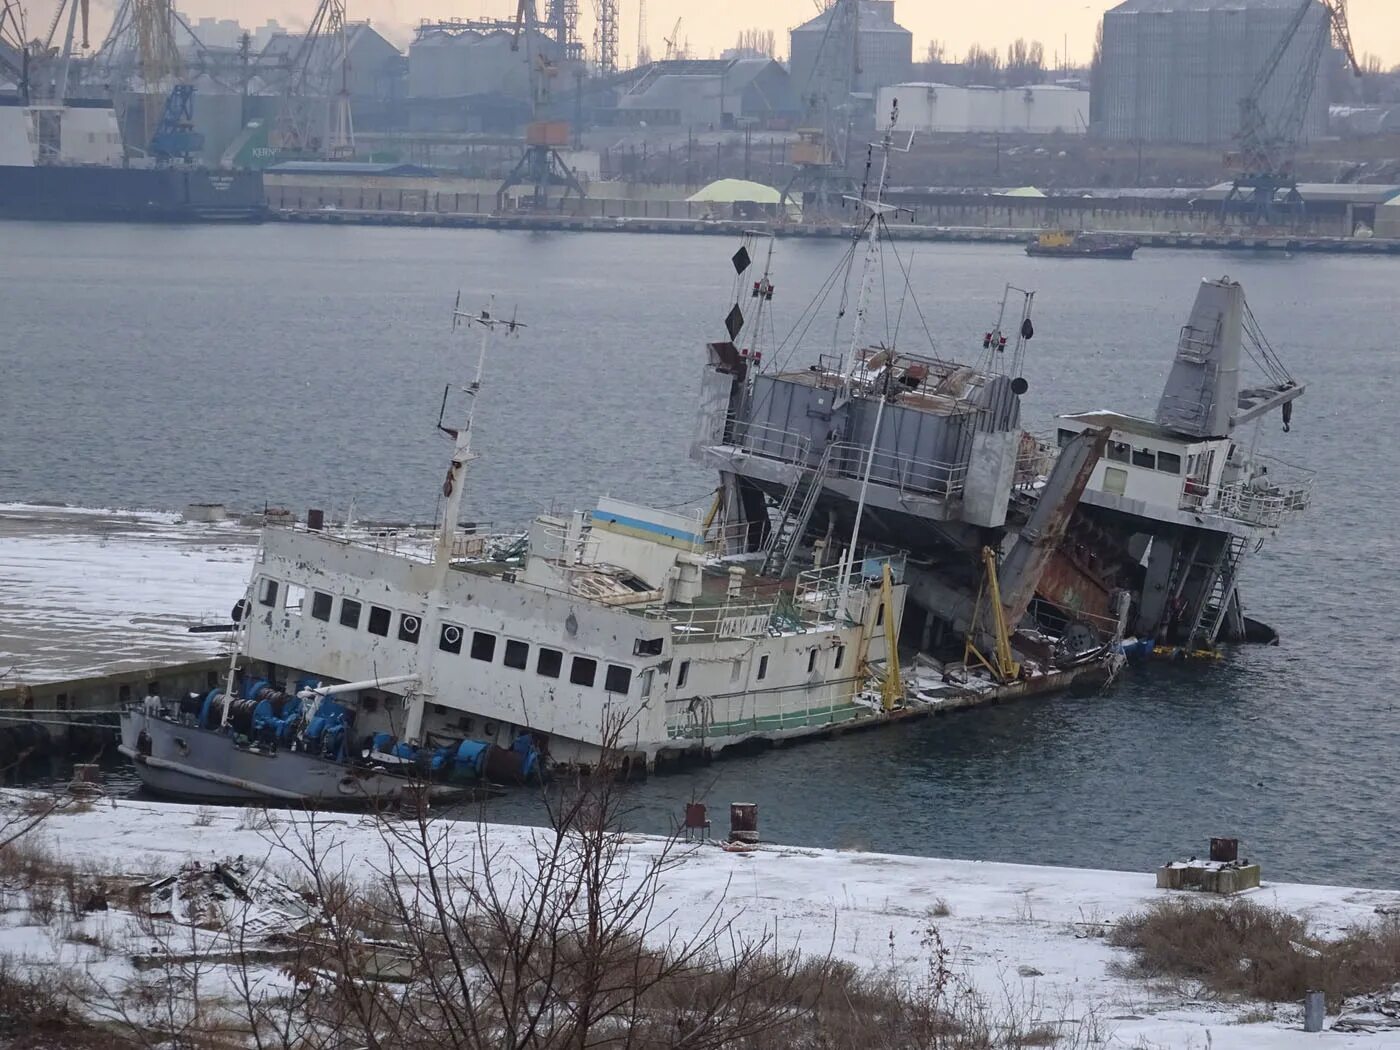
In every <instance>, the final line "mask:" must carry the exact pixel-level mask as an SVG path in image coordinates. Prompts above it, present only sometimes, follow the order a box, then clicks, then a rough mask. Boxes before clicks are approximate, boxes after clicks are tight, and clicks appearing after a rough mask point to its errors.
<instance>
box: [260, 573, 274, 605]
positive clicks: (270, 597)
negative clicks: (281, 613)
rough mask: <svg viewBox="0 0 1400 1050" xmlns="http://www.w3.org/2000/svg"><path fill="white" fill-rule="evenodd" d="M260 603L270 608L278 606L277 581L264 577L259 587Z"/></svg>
mask: <svg viewBox="0 0 1400 1050" xmlns="http://www.w3.org/2000/svg"><path fill="white" fill-rule="evenodd" d="M258 601H259V602H260V603H261V604H263V605H266V606H268V607H269V608H271V607H274V606H276V605H277V581H276V580H270V579H268V578H267V577H266V576H264V577H263V580H262V583H261V584H260V585H259V587H258Z"/></svg>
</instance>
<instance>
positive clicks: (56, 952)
mask: <svg viewBox="0 0 1400 1050" xmlns="http://www.w3.org/2000/svg"><path fill="white" fill-rule="evenodd" d="M8 804H9V805H10V806H13V805H14V804H15V800H14V796H11V797H10V799H9V800H8ZM255 815H256V816H257V817H259V818H261V814H255ZM270 816H271V819H272V820H273V821H274V822H275V823H274V825H273V828H272V829H269V827H268V826H267V825H266V824H265V822H263V821H261V820H260V819H249V811H244V810H238V809H207V808H196V807H192V806H181V805H167V804H157V803H146V802H138V801H130V800H105V799H104V800H100V801H97V802H95V803H94V804H92V805H91V806H84V807H79V808H78V809H77V810H70V811H62V812H59V813H57V814H55V815H53V816H51V817H49V818H48V819H47V820H46V821H45V822H44V823H43V824H42V825H41V826H40V827H39V828H38V829H37V830H35V831H34V832H32V833H31V834H32V836H33V841H34V842H36V843H40V844H42V846H43V847H44V848H45V849H46V850H48V851H50V852H51V853H52V854H53V855H54V856H55V857H56V858H58V859H59V860H68V861H70V862H80V863H81V864H82V865H84V866H85V867H87V868H89V869H95V870H97V871H100V872H103V873H106V874H110V875H124V876H133V877H150V876H156V875H161V874H171V873H174V872H175V871H177V870H179V869H180V868H181V867H182V866H183V865H185V864H187V863H188V862H190V861H192V860H197V861H201V862H203V863H206V864H209V863H212V862H216V861H224V860H227V859H230V858H233V857H238V856H242V857H246V858H251V859H254V860H256V861H257V862H258V863H260V864H261V863H264V862H266V864H267V867H268V868H269V869H272V870H277V869H283V870H285V869H289V868H290V867H292V863H291V861H292V858H291V857H290V855H286V853H285V850H284V848H283V847H282V846H280V845H278V844H277V841H276V840H277V835H276V833H275V830H276V829H277V828H279V827H280V828H282V829H283V830H284V831H285V830H292V829H295V828H297V826H298V822H303V823H302V824H301V826H302V827H303V828H304V821H305V820H306V818H305V817H304V816H299V815H296V814H292V813H285V812H283V813H272V814H271V815H270ZM318 819H319V820H321V821H322V822H323V826H322V829H321V832H320V834H321V836H322V845H323V848H324V847H326V846H327V845H329V844H330V843H333V847H332V848H330V849H328V850H327V856H328V858H329V862H330V863H331V864H332V865H334V866H337V867H339V868H341V869H342V870H346V871H351V872H357V873H360V874H361V875H365V874H367V873H372V872H375V871H379V870H382V869H383V865H384V863H385V857H386V853H387V846H386V839H385V834H384V828H383V825H382V824H381V823H379V822H377V821H375V820H373V819H371V818H365V817H356V816H346V815H341V816H333V817H326V816H322V817H320V818H318ZM434 823H435V827H436V828H437V829H438V830H440V831H441V832H442V833H444V834H446V835H448V836H450V837H451V838H453V839H455V840H458V845H459V846H460V847H461V848H462V849H463V850H473V849H478V848H479V847H480V843H479V841H478V838H477V836H478V833H479V830H480V828H479V825H477V824H476V823H475V822H471V821H463V822H448V821H437V822H434ZM537 834H539V832H538V831H537V830H536V829H530V828H522V827H512V826H501V825H494V826H490V827H489V828H488V829H486V830H485V841H486V842H487V843H488V844H489V848H490V849H492V850H499V851H501V856H504V857H507V858H509V859H510V860H511V862H512V863H522V864H527V865H528V863H529V858H530V857H531V856H532V855H533V853H532V850H531V845H530V842H531V837H532V836H534V835H537ZM666 848H667V847H666V843H665V842H664V841H663V840H661V839H656V838H650V837H643V836H627V839H626V845H625V848H624V850H623V854H622V860H621V864H622V865H623V866H624V867H625V869H626V871H627V873H628V875H629V877H633V876H635V875H637V874H638V873H641V872H643V871H644V870H645V869H646V868H647V866H648V865H650V864H652V863H653V862H654V861H655V860H656V858H657V857H658V856H660V855H661V854H662V852H663V851H664V850H665V849H666ZM1266 874H1267V873H1266ZM1165 892H1166V891H1161V890H1157V889H1156V888H1155V882H1154V877H1153V874H1152V873H1150V872H1142V873H1129V872H1109V871H1089V870H1080V869H1070V868H1051V867H1034V866H1027V865H1012V864H993V863H981V862H971V861H951V860H938V859H931V858H919V857H900V856H888V855H880V854H866V853H853V852H836V851H829V850H818V849H801V848H793V847H766V848H762V849H759V850H758V851H756V852H753V853H729V852H725V851H724V850H723V849H721V848H719V847H718V846H717V845H715V844H703V845H694V846H688V845H685V844H680V845H679V846H678V847H676V852H675V854H674V857H673V862H672V863H671V864H670V865H669V866H668V868H667V870H666V872H665V875H664V877H663V878H662V879H661V882H660V898H659V900H658V902H657V914H660V915H666V916H669V918H668V919H667V923H668V924H669V926H670V927H673V928H674V931H675V932H680V933H682V934H684V933H686V932H687V927H688V925H689V924H692V923H698V922H699V921H700V919H699V918H698V917H699V916H703V915H706V914H708V913H709V912H710V911H711V909H713V908H716V907H718V909H719V910H720V912H721V913H722V914H723V915H725V916H728V917H732V918H733V919H734V920H735V923H736V927H737V929H738V930H740V931H741V932H742V933H745V934H747V935H750V936H755V937H757V936H760V935H762V934H764V933H768V934H771V935H772V936H774V937H775V939H776V941H777V943H778V944H780V945H782V946H784V947H792V946H796V947H799V948H800V949H801V950H802V951H803V952H806V953H815V954H817V955H823V954H825V953H827V952H828V951H829V952H831V953H832V954H833V955H834V956H836V957H837V958H840V959H843V960H846V961H849V962H851V963H853V964H856V965H858V966H860V967H864V968H869V969H872V970H884V971H887V972H888V971H889V970H890V969H891V968H893V969H894V970H896V971H902V972H905V973H908V974H911V975H916V974H917V973H918V972H919V971H920V970H921V969H922V968H924V967H926V966H927V960H928V952H927V949H926V942H927V938H928V934H929V930H930V929H931V928H936V930H937V932H938V936H939V937H940V938H941V940H942V942H943V944H944V945H945V946H946V947H947V949H948V950H949V953H950V956H949V960H948V961H949V967H950V969H951V971H952V972H954V973H956V974H958V975H959V978H960V979H961V980H965V981H967V982H968V984H969V985H970V986H971V987H973V988H975V989H976V991H977V992H978V993H979V994H980V995H981V996H982V997H983V998H984V999H985V1001H986V1002H987V1003H988V1004H989V1006H990V1007H991V1008H992V1009H993V1010H995V1009H998V1008H1000V1009H1007V1010H1014V1011H1016V1012H1017V1013H1018V1014H1019V1015H1020V1016H1021V1017H1022V1018H1023V1019H1027V1020H1032V1021H1036V1022H1039V1023H1042V1024H1044V1025H1047V1026H1050V1027H1053V1028H1055V1029H1057V1030H1059V1031H1061V1032H1062V1033H1065V1034H1066V1035H1067V1036H1072V1037H1073V1039H1075V1040H1078V1041H1077V1042H1074V1043H1073V1045H1090V1044H1097V1045H1106V1046H1120V1047H1141V1048H1156V1047H1164V1048H1165V1047H1170V1048H1183V1050H1185V1048H1188V1047H1207V1046H1220V1047H1241V1048H1256V1047H1257V1048H1274V1047H1281V1048H1288V1047H1295V1046H1296V1047H1305V1046H1325V1047H1378V1048H1380V1047H1400V1030H1391V1031H1388V1032H1384V1033H1380V1034H1370V1035H1362V1034H1356V1033H1350V1034H1343V1033H1340V1032H1324V1033H1323V1034H1321V1035H1309V1034H1305V1033H1303V1031H1302V1028H1301V1007H1300V1006H1299V1007H1279V1008H1277V1009H1269V1008H1267V1007H1263V1006H1261V1005H1260V1004H1251V1003H1241V1002H1220V1001H1215V1002H1212V1001H1205V1000H1202V1001H1195V1000H1193V999H1191V998H1189V995H1184V994H1183V991H1182V989H1181V988H1180V987H1175V988H1168V987H1166V986H1164V985H1153V984H1150V983H1147V982H1143V981H1140V980H1136V979H1132V978H1126V977H1123V976H1119V975H1115V974H1114V973H1113V972H1111V970H1112V968H1111V964H1112V963H1114V962H1115V960H1117V961H1122V960H1123V959H1125V958H1126V956H1125V953H1123V952H1122V951H1121V950H1119V949H1116V948H1113V947H1111V946H1110V945H1109V944H1108V943H1107V942H1106V940H1105V939H1104V934H1105V932H1106V931H1107V930H1108V929H1109V928H1110V927H1111V925H1112V924H1113V923H1114V922H1115V921H1116V920H1118V919H1119V918H1120V917H1122V916H1124V915H1125V914H1128V913H1130V912H1133V911H1135V910H1138V909H1140V908H1142V907H1144V906H1145V905H1147V904H1149V903H1151V902H1152V901H1154V900H1156V899H1159V898H1160V897H1162V896H1163V895H1164V894H1165ZM1247 896H1248V898H1249V899H1251V900H1253V901H1255V902H1256V903H1259V904H1264V905H1269V906H1272V907H1278V908H1282V909H1284V910H1287V911H1289V912H1291V913H1294V914H1297V915H1299V916H1304V917H1306V918H1307V920H1308V921H1309V923H1310V924H1311V925H1312V927H1313V928H1314V929H1315V930H1317V931H1318V932H1319V933H1322V934H1325V935H1330V934H1336V933H1340V932H1342V931H1343V930H1345V929H1346V928H1348V927H1351V926H1354V925H1356V924H1360V923H1365V922H1367V921H1370V920H1374V919H1375V918H1376V914H1377V911H1378V910H1387V911H1388V910H1390V909H1400V892H1391V891H1377V890H1359V889H1346V888H1341V887H1329V886H1306V885H1288V884H1272V883H1266V884H1265V886H1264V887H1263V888H1261V889H1260V890H1257V891H1253V892H1251V893H1249V894H1248V895H1247ZM111 914H115V913H107V912H103V913H101V914H100V915H98V916H94V917H87V918H84V919H82V920H81V923H99V924H100V923H110V922H112V921H113V920H112V918H111V917H110V915H111ZM4 922H5V925H4V927H3V929H0V953H3V954H9V955H15V956H22V957H23V958H25V959H26V960H27V961H28V962H29V963H30V964H31V965H40V966H47V965H53V966H58V965H64V964H72V963H73V962H75V961H80V962H82V964H83V965H84V966H86V967H89V968H91V967H92V966H94V965H104V963H102V962H101V961H100V960H94V959H93V957H92V952H93V951H94V949H92V948H91V947H79V946H77V945H75V943H74V935H73V928H72V927H71V926H67V927H64V928H62V929H60V928H58V926H57V925H53V924H51V925H49V926H47V927H45V926H40V925H36V924H35V922H34V920H33V917H32V915H29V914H27V913H26V912H25V911H23V910H22V909H21V910H16V909H14V907H13V905H11V910H10V911H9V912H8V914H7V915H6V916H5V919H4ZM80 932H81V931H80ZM89 939H96V940H99V941H100V940H102V938H101V937H97V938H89ZM79 940H81V938H79ZM80 957H81V958H80ZM117 964H118V965H119V964H120V961H118V963H117ZM105 965H113V963H112V962H111V961H110V960H108V961H107V962H106V963H105ZM1265 1017H1267V1018H1269V1019H1268V1020H1264V1019H1263V1018H1265ZM1329 1023H1330V1019H1329Z"/></svg>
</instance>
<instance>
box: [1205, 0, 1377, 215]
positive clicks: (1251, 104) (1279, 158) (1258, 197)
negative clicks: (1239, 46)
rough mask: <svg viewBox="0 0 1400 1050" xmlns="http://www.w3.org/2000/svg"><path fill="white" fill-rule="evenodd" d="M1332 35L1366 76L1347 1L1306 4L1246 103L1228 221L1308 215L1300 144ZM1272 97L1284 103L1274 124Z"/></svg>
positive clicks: (1307, 0)
mask: <svg viewBox="0 0 1400 1050" xmlns="http://www.w3.org/2000/svg"><path fill="white" fill-rule="evenodd" d="M1319 5H1320V6H1321V7H1322V8H1323V10H1324V11H1325V12H1326V16H1325V17H1324V18H1322V19H1321V20H1320V21H1318V23H1317V28H1316V30H1315V31H1314V33H1313V36H1312V38H1311V39H1304V40H1303V41H1302V46H1303V48H1304V50H1303V52H1302V55H1301V60H1300V61H1298V62H1296V63H1295V64H1293V65H1292V66H1291V69H1292V73H1293V79H1292V80H1291V81H1289V82H1287V83H1284V82H1283V81H1282V80H1281V77H1282V71H1283V70H1284V69H1286V68H1290V67H1286V66H1285V64H1284V61H1283V59H1284V56H1285V55H1286V54H1287V53H1288V51H1289V49H1290V48H1291V47H1293V45H1294V41H1295V40H1297V39H1298V38H1299V34H1300V33H1301V32H1302V31H1303V27H1304V24H1305V23H1306V22H1307V20H1308V15H1309V14H1310V13H1311V12H1312V11H1314V10H1315V9H1316V8H1317V7H1318V6H1319ZM1329 37H1331V38H1333V39H1335V41H1336V44H1337V47H1338V48H1339V49H1340V50H1341V51H1342V53H1343V54H1344V55H1345V56H1346V62H1347V65H1348V67H1349V68H1350V69H1351V70H1352V72H1353V73H1354V74H1355V75H1356V76H1358V77H1359V76H1360V75H1361V67H1360V65H1359V64H1358V63H1357V61H1356V51H1355V50H1354V48H1353V47H1352V43H1351V29H1350V26H1349V24H1348V22H1347V6H1346V0H1302V2H1301V3H1300V4H1299V5H1298V9H1297V10H1296V11H1295V12H1294V13H1293V17H1292V18H1291V19H1289V22H1288V25H1287V26H1286V27H1285V28H1284V31H1283V34H1282V36H1280V37H1279V39H1278V42H1277V43H1275V44H1274V47H1273V50H1272V51H1270V52H1269V55H1268V58H1267V59H1265V61H1264V64H1263V66H1261V67H1260V69H1259V73H1258V74H1257V75H1256V76H1255V78H1254V83H1253V85H1252V86H1251V88H1250V90H1249V94H1247V95H1245V97H1244V98H1242V99H1240V126H1239V131H1238V132H1237V134H1236V140H1237V141H1238V143H1239V148H1238V149H1237V150H1235V151H1233V152H1231V153H1229V154H1227V155H1226V158H1225V162H1226V166H1227V167H1228V168H1229V169H1230V170H1231V171H1232V172H1234V179H1233V180H1232V183H1231V186H1230V192H1229V193H1228V194H1226V196H1225V200H1224V201H1223V202H1222V204H1221V209H1222V217H1225V216H1228V215H1230V214H1231V213H1236V214H1242V215H1243V216H1244V217H1245V218H1246V219H1247V220H1248V221H1249V222H1251V223H1259V222H1264V223H1268V222H1272V221H1273V220H1274V219H1275V218H1276V217H1277V214H1278V212H1279V211H1280V210H1282V211H1285V212H1287V213H1289V214H1292V215H1294V216H1297V215H1299V214H1301V213H1302V211H1303V207H1304V204H1303V197H1302V195H1301V194H1300V193H1299V192H1298V178H1297V175H1296V174H1295V160H1296V156H1297V152H1298V140H1299V138H1300V137H1301V136H1302V132H1303V125H1304V123H1305V122H1306V120H1307V115H1308V107H1309V105H1310V103H1311V102H1312V96H1313V91H1314V89H1315V88H1316V86H1317V70H1318V66H1319V64H1320V63H1321V61H1322V55H1323V53H1324V52H1325V51H1326V50H1327V43H1328V38H1329ZM1280 89H1282V90H1281V93H1280ZM1268 95H1276V96H1279V97H1281V99H1282V102H1281V105H1280V106H1279V107H1278V109H1277V114H1276V116H1275V117H1274V118H1273V119H1272V120H1271V119H1270V118H1269V116H1268V115H1267V114H1266V113H1265V112H1264V105H1263V99H1264V98H1265V97H1266V96H1268Z"/></svg>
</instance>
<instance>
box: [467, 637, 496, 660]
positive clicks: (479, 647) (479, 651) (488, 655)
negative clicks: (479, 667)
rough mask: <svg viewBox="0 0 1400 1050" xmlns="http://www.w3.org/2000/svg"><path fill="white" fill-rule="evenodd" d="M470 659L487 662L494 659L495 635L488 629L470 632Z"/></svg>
mask: <svg viewBox="0 0 1400 1050" xmlns="http://www.w3.org/2000/svg"><path fill="white" fill-rule="evenodd" d="M472 659H473V660H480V661H481V662H482V663H487V664H489V663H490V662H491V661H492V660H494V659H496V636H495V635H494V634H491V633H490V632H489V631H473V632H472Z"/></svg>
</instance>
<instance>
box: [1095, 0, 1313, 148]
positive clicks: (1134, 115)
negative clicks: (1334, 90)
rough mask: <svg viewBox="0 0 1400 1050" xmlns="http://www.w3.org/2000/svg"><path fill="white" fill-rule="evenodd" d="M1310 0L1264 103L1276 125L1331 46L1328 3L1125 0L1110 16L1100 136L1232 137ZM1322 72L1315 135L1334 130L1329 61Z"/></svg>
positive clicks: (1098, 108)
mask: <svg viewBox="0 0 1400 1050" xmlns="http://www.w3.org/2000/svg"><path fill="white" fill-rule="evenodd" d="M1304 5H1308V6H1309V10H1308V11H1307V14H1306V15H1305V16H1304V18H1303V21H1302V24H1301V25H1300V26H1299V28H1298V31H1297V33H1296V35H1295V36H1294V37H1293V39H1292V41H1291V43H1290V44H1289V45H1288V49H1287V51H1286V52H1284V55H1283V58H1282V61H1281V62H1280V64H1279V68H1278V71H1277V72H1276V73H1275V74H1274V76H1273V78H1272V80H1271V81H1270V86H1269V90H1268V91H1267V92H1266V93H1265V94H1264V96H1263V98H1262V99H1261V100H1260V104H1261V108H1262V109H1263V112H1264V114H1265V116H1266V118H1267V119H1268V122H1269V124H1270V125H1276V124H1277V123H1278V122H1279V118H1280V115H1281V113H1282V111H1283V107H1285V106H1286V105H1287V104H1288V99H1289V95H1290V89H1291V86H1292V85H1293V84H1294V83H1295V82H1297V81H1298V79H1299V77H1300V76H1301V75H1303V74H1304V72H1305V71H1306V70H1307V68H1308V66H1309V54H1310V52H1311V51H1312V50H1313V49H1314V48H1316V47H1317V46H1319V39H1320V38H1321V40H1322V41H1323V42H1322V45H1321V46H1323V47H1326V46H1327V45H1326V42H1325V41H1326V35H1327V33H1328V31H1329V28H1330V20H1329V16H1328V13H1327V9H1326V8H1325V7H1324V6H1323V4H1322V3H1321V2H1319V0H1124V2H1123V3H1120V4H1119V5H1118V6H1116V7H1114V8H1113V9H1112V10H1110V11H1108V12H1107V13H1106V14H1105V15H1104V17H1103V56H1102V65H1101V67H1100V70H1099V75H1098V79H1097V81H1096V85H1095V86H1096V90H1097V91H1098V92H1099V93H1100V97H1099V98H1098V99H1097V100H1096V103H1095V107H1094V108H1095V112H1096V125H1095V128H1094V131H1095V133H1096V134H1098V135H1101V136H1103V137H1104V138H1111V139H1121V140H1130V141H1132V140H1136V141H1142V142H1184V143H1198V144H1200V143H1224V142H1228V141H1230V140H1231V139H1232V138H1233V137H1234V136H1235V133H1236V131H1237V130H1238V128H1239V123H1240V100H1241V99H1242V98H1244V97H1245V96H1246V95H1247V94H1249V92H1250V90H1251V88H1252V87H1253V85H1254V81H1255V78H1256V76H1257V75H1258V73H1259V71H1260V70H1261V69H1262V68H1263V66H1264V64H1265V62H1266V61H1267V60H1268V58H1269V55H1270V54H1271V53H1272V52H1273V50H1274V48H1276V47H1277V46H1278V44H1279V41H1280V40H1282V39H1283V36H1284V34H1285V33H1286V32H1287V31H1288V29H1289V28H1290V26H1291V24H1292V23H1293V21H1294V19H1295V18H1296V17H1297V15H1298V12H1299V10H1300V9H1301V8H1302V7H1303V6H1304ZM1315 76H1316V83H1315V85H1314V88H1313V91H1312V98H1311V100H1310V102H1309V104H1308V112H1307V115H1306V118H1305V119H1304V121H1303V129H1302V137H1303V139H1305V140H1306V139H1309V138H1313V137H1316V136H1318V135H1320V134H1322V133H1323V132H1324V131H1325V129H1326V126H1327V103H1328V98H1327V77H1326V72H1325V63H1319V65H1318V67H1317V72H1316V74H1315Z"/></svg>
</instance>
